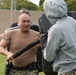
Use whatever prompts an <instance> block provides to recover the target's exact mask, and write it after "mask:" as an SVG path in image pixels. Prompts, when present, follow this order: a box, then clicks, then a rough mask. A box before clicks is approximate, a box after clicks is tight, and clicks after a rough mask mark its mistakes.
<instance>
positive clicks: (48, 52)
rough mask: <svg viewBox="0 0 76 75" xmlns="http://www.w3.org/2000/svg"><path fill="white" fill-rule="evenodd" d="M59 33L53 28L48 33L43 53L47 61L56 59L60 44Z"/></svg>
mask: <svg viewBox="0 0 76 75" xmlns="http://www.w3.org/2000/svg"><path fill="white" fill-rule="evenodd" d="M59 32H60V31H59V30H58V29H57V28H55V27H51V28H50V30H49V31H48V38H47V44H46V47H45V48H44V52H43V56H44V58H45V59H46V60H47V61H53V60H54V59H55V58H56V55H57V51H58V50H59V43H60V33H59Z"/></svg>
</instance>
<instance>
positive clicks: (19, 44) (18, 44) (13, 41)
mask: <svg viewBox="0 0 76 75" xmlns="http://www.w3.org/2000/svg"><path fill="white" fill-rule="evenodd" d="M36 37H39V33H38V32H36V31H33V30H31V29H30V31H29V35H28V36H23V35H21V34H20V33H19V29H17V30H14V31H10V32H7V33H5V34H4V37H3V38H4V40H5V41H6V42H7V44H9V49H10V51H11V52H12V53H15V52H16V51H18V50H20V49H21V48H23V47H24V46H27V45H28V44H30V43H31V42H33V41H34V38H36ZM37 50H38V47H37V46H34V47H32V48H31V49H29V50H28V51H26V52H24V53H23V54H22V55H20V56H19V57H17V58H16V59H14V60H13V65H14V66H16V67H24V66H27V65H28V64H30V63H32V62H34V61H36V53H37Z"/></svg>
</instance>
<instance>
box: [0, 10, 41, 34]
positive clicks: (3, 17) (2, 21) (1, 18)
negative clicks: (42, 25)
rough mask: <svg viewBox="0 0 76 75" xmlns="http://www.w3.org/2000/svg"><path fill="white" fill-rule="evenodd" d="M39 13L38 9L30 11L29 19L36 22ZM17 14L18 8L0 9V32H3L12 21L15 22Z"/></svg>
mask: <svg viewBox="0 0 76 75" xmlns="http://www.w3.org/2000/svg"><path fill="white" fill-rule="evenodd" d="M41 13H42V12H40V11H30V14H31V21H32V22H34V23H35V24H38V18H39V16H40V14H41ZM18 16H19V10H13V11H10V10H0V33H3V32H4V30H5V29H7V28H8V27H10V25H11V24H12V23H13V22H16V21H17V18H18Z"/></svg>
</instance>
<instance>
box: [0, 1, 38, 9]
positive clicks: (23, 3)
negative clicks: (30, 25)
mask: <svg viewBox="0 0 76 75" xmlns="http://www.w3.org/2000/svg"><path fill="white" fill-rule="evenodd" d="M2 3H3V5H0V9H11V0H2ZM23 7H25V8H27V9H29V10H37V9H38V6H37V5H35V4H33V3H32V2H29V1H27V0H16V9H17V10H19V9H21V8H23Z"/></svg>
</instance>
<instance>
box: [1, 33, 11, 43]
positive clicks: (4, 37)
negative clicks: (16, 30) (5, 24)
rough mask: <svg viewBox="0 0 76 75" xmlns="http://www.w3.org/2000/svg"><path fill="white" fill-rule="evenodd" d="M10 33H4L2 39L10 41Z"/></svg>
mask: <svg viewBox="0 0 76 75" xmlns="http://www.w3.org/2000/svg"><path fill="white" fill-rule="evenodd" d="M10 38H11V37H10V33H4V34H3V36H2V39H4V40H5V41H6V43H7V44H9V43H10Z"/></svg>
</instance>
